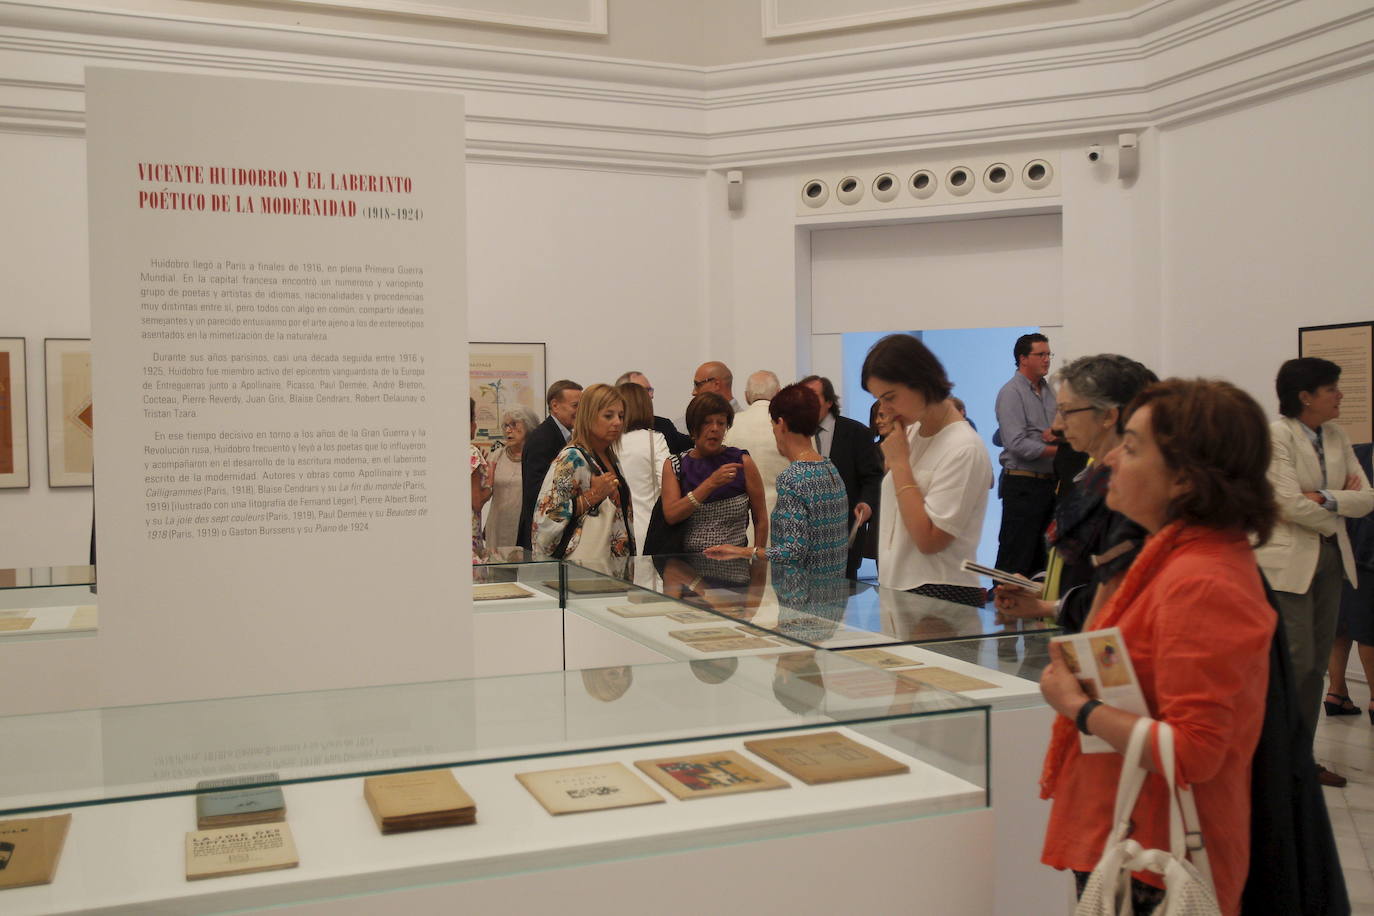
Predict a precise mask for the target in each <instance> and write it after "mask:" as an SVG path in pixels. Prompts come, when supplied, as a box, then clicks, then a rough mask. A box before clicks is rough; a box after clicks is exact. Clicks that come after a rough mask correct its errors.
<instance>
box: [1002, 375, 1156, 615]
mask: <svg viewBox="0 0 1374 916" xmlns="http://www.w3.org/2000/svg"><path fill="white" fill-rule="evenodd" d="M1057 380H1058V382H1059V390H1058V391H1057V392H1056V395H1055V398H1056V409H1055V417H1054V425H1055V428H1056V429H1060V430H1063V433H1064V437H1065V438H1066V439H1067V440H1068V442H1069V445H1071V446H1072V447H1073V448H1074V449H1076V450H1078V451H1080V452H1086V453H1087V454H1088V457H1089V458H1090V459H1091V462H1090V464H1089V465H1088V467H1087V468H1086V469H1084V470H1083V472H1082V473H1080V474H1079V475H1078V476H1077V477H1076V478H1075V480H1074V484H1073V486H1072V487H1071V488H1070V489H1068V490H1067V491H1065V492H1063V493H1061V494H1060V497H1059V504H1058V505H1057V506H1056V507H1055V512H1054V521H1053V522H1052V523H1051V524H1050V527H1049V531H1048V532H1047V533H1046V540H1047V541H1048V542H1049V546H1051V547H1053V548H1054V549H1055V550H1057V551H1058V552H1059V557H1060V558H1061V559H1062V560H1063V562H1064V567H1063V572H1062V573H1061V574H1060V578H1059V594H1060V598H1059V600H1058V601H1042V600H1041V599H1040V598H1039V597H1038V596H1037V595H1034V594H1032V593H1031V592H1028V591H1024V590H1022V589H1017V588H1012V587H1010V586H999V587H998V589H997V610H999V611H1001V612H1002V613H1003V614H1005V615H1007V616H1009V617H1056V618H1058V621H1059V625H1060V626H1062V627H1064V628H1065V629H1066V630H1069V631H1070V632H1074V633H1076V632H1078V631H1079V630H1081V629H1083V621H1084V620H1085V619H1086V618H1087V616H1088V611H1089V609H1090V608H1091V607H1092V604H1093V600H1094V597H1095V596H1096V594H1097V592H1098V591H1099V590H1102V591H1103V598H1105V597H1107V595H1108V594H1109V593H1110V590H1111V589H1112V588H1114V587H1115V586H1116V583H1117V582H1118V581H1119V577H1120V576H1121V574H1122V573H1124V572H1125V571H1126V569H1127V567H1129V566H1130V565H1131V561H1132V560H1133V559H1134V558H1135V555H1136V554H1137V553H1139V552H1140V546H1141V544H1142V543H1144V540H1145V530H1144V529H1143V528H1141V527H1140V526H1139V525H1137V524H1136V523H1135V522H1133V521H1131V520H1130V519H1128V518H1126V517H1125V516H1123V515H1121V514H1120V513H1119V512H1115V511H1113V510H1112V509H1110V508H1108V507H1107V486H1108V484H1109V483H1110V482H1111V476H1112V471H1111V468H1109V467H1107V465H1106V464H1105V463H1104V459H1105V458H1106V457H1107V453H1108V452H1110V451H1111V450H1112V449H1114V448H1116V447H1117V446H1118V445H1120V444H1121V436H1122V434H1123V433H1124V432H1125V431H1126V424H1125V418H1124V415H1123V411H1124V410H1125V407H1126V405H1127V404H1129V403H1130V402H1131V401H1132V400H1133V399H1134V398H1135V396H1136V395H1137V394H1139V393H1140V392H1141V391H1143V390H1144V389H1145V386H1146V385H1150V384H1152V383H1154V382H1156V381H1158V378H1157V377H1156V376H1155V374H1154V373H1153V372H1151V371H1150V370H1149V369H1147V368H1145V367H1144V366H1142V365H1141V364H1140V363H1138V362H1136V361H1135V360H1133V359H1129V358H1127V357H1125V356H1118V355H1116V354H1115V353H1103V354H1101V355H1099V356H1085V357H1083V358H1081V359H1076V360H1074V361H1073V362H1071V363H1069V364H1068V365H1067V366H1065V367H1064V368H1063V369H1062V370H1060V372H1059V374H1058V377H1057Z"/></svg>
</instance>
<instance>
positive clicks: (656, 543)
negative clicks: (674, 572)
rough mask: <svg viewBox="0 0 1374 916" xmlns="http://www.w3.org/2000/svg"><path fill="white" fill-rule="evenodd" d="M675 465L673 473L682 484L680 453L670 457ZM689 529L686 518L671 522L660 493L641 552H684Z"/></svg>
mask: <svg viewBox="0 0 1374 916" xmlns="http://www.w3.org/2000/svg"><path fill="white" fill-rule="evenodd" d="M668 460H669V461H670V462H672V465H673V474H674V476H676V477H677V482H678V484H679V486H680V485H681V484H682V459H681V457H680V456H678V455H673V456H672V457H670V458H669V459H668ZM686 530H687V522H686V520H683V521H680V522H678V523H677V524H676V525H673V524H670V523H669V522H668V519H667V518H666V517H665V516H664V514H663V494H662V493H659V494H658V500H657V501H656V502H655V503H654V509H653V512H651V513H650V514H649V528H648V530H647V531H645V532H644V545H643V548H644V549H643V550H642V551H641V554H642V555H644V556H654V555H656V554H670V553H682V538H683V535H684V534H685V532H686Z"/></svg>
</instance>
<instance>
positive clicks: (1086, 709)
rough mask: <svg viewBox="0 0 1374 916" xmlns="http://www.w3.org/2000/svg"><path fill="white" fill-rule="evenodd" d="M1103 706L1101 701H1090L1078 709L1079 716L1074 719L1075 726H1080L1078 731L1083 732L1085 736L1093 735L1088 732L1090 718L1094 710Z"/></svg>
mask: <svg viewBox="0 0 1374 916" xmlns="http://www.w3.org/2000/svg"><path fill="white" fill-rule="evenodd" d="M1101 705H1102V701H1101V700H1089V701H1088V702H1086V703H1084V704H1083V705H1082V706H1080V707H1078V716H1077V717H1076V718H1075V719H1074V724H1076V725H1077V726H1078V730H1079V731H1081V732H1082V733H1083V734H1085V735H1091V734H1092V732H1090V731H1088V716H1090V715H1092V712H1093V710H1094V709H1096V708H1097V707H1099V706H1101Z"/></svg>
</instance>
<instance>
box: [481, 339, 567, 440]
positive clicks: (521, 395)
mask: <svg viewBox="0 0 1374 916" xmlns="http://www.w3.org/2000/svg"><path fill="white" fill-rule="evenodd" d="M545 365H546V364H545V354H544V345H543V344H542V343H469V344H468V394H469V395H471V396H472V398H473V400H475V401H476V402H477V435H475V436H473V439H472V441H473V442H475V443H477V445H479V446H481V447H482V448H484V449H489V448H490V447H491V446H492V445H493V444H495V443H497V442H504V441H505V434H504V433H503V432H502V431H501V415H502V414H503V413H505V412H506V411H507V410H510V409H511V408H512V407H517V406H518V407H527V408H529V409H530V410H531V411H532V412H533V413H534V416H535V418H536V419H537V420H541V421H542V420H543V419H544V414H545V409H544V390H545V388H547V387H548V381H547V380H546V379H545Z"/></svg>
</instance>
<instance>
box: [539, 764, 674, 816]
mask: <svg viewBox="0 0 1374 916" xmlns="http://www.w3.org/2000/svg"><path fill="white" fill-rule="evenodd" d="M515 778H516V779H518V780H520V784H521V785H523V786H524V787H525V789H526V790H527V791H528V792H529V793H530V794H531V795H533V796H534V797H535V798H536V799H537V800H538V801H539V804H541V805H543V806H544V809H545V810H546V811H548V812H549V813H550V814H574V813H577V812H580V811H600V810H602V809H604V808H629V807H633V806H635V805H658V804H662V803H663V796H661V795H659V794H658V793H657V792H655V791H654V790H653V789H652V788H650V787H649V785H648V784H647V783H645V782H644V780H642V779H640V778H639V777H638V776H636V775H635V774H634V773H633V772H632V771H631V770H630V769H629V767H627V766H625V765H624V764H623V763H601V764H596V765H594V766H586V767H572V768H570V769H566V770H542V771H540V772H537V773H517V774H515Z"/></svg>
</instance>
